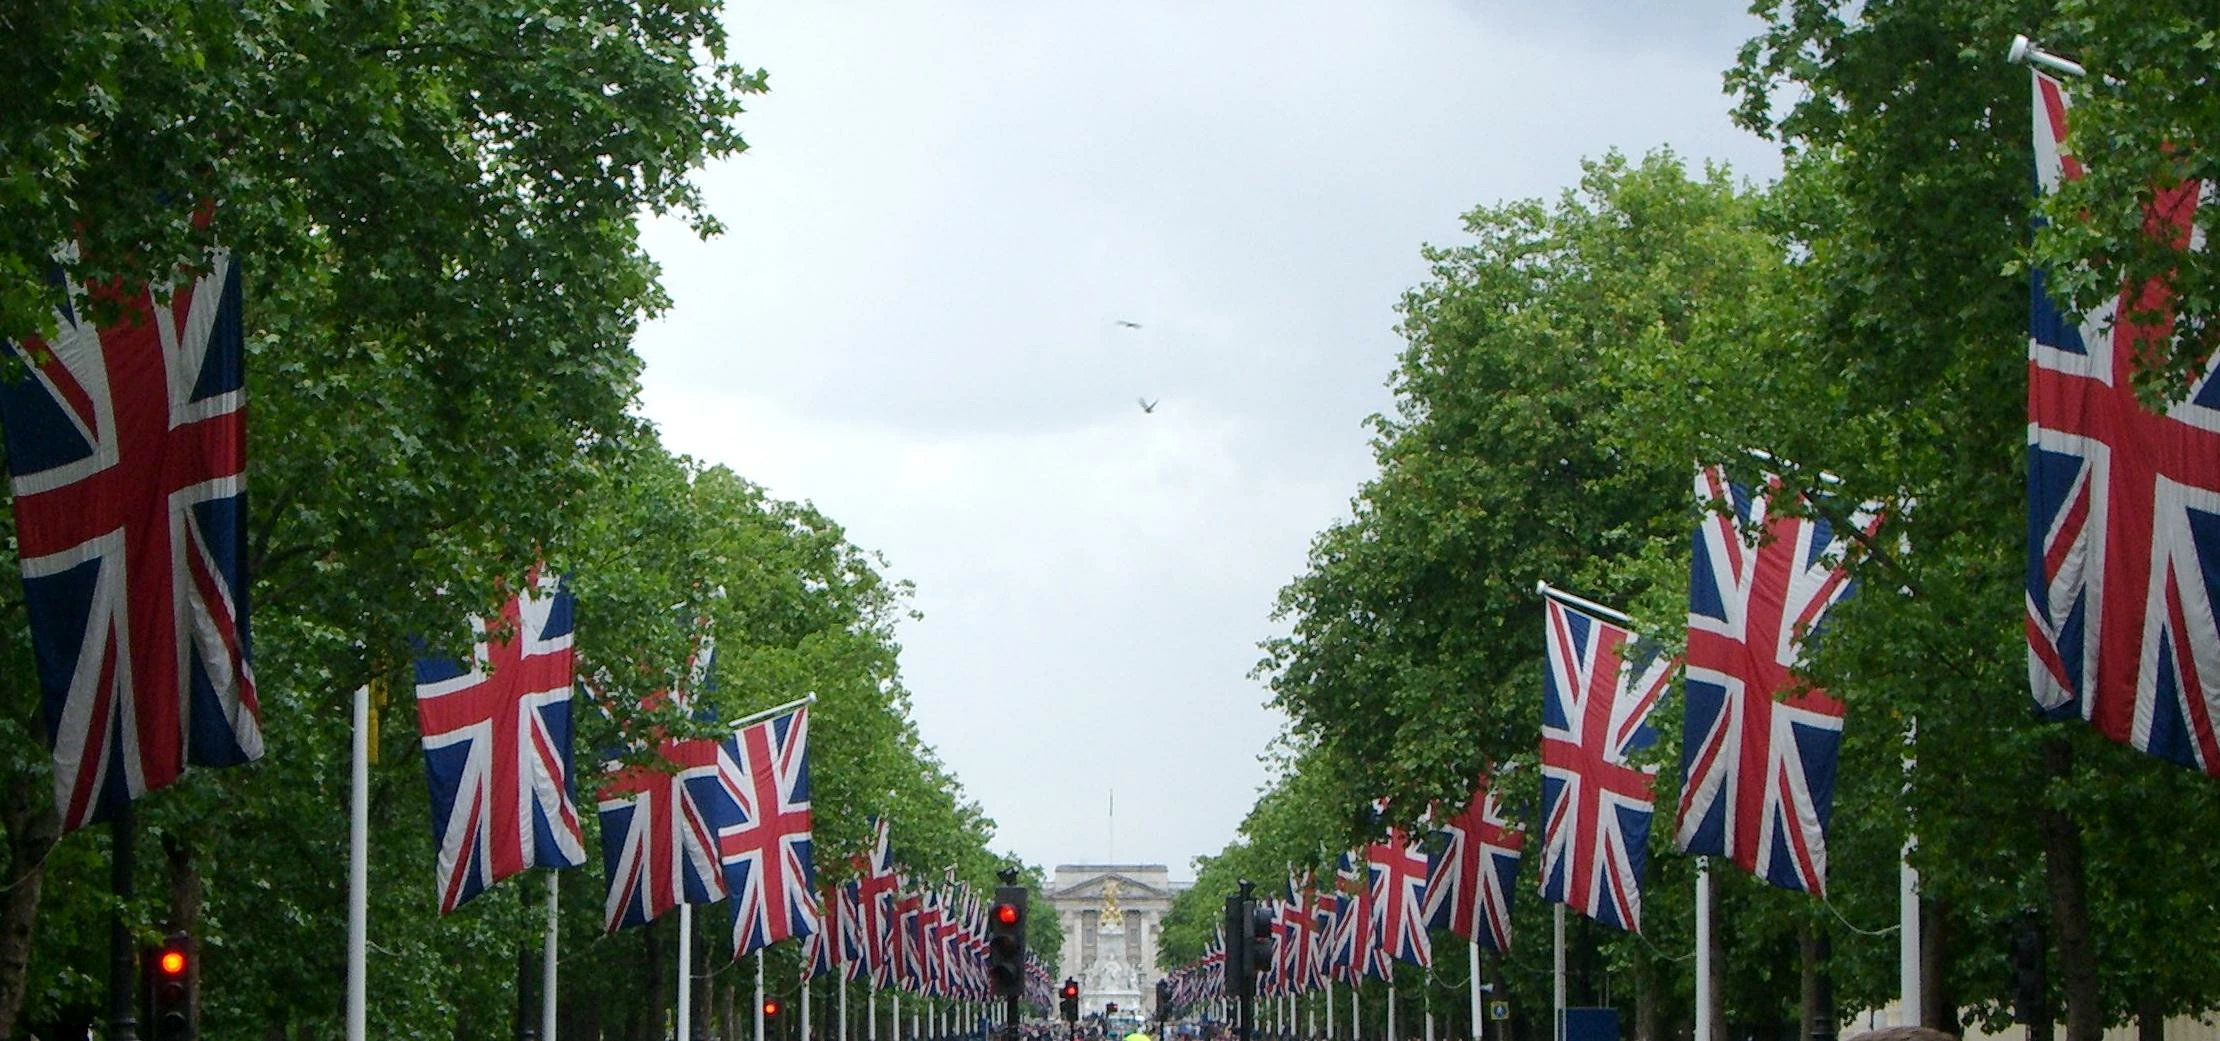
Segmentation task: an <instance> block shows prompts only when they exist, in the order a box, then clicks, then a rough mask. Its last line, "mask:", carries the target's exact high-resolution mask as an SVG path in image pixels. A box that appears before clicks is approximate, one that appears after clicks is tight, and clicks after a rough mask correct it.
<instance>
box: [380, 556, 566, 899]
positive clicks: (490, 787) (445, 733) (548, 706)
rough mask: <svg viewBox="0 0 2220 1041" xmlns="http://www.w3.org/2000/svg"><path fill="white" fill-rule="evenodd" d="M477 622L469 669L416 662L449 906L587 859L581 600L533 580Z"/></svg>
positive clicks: (442, 887)
mask: <svg viewBox="0 0 2220 1041" xmlns="http://www.w3.org/2000/svg"><path fill="white" fill-rule="evenodd" d="M525 585H526V589H525V591H524V592H522V593H519V594H518V595H516V596H512V597H510V598H509V601H508V602H507V603H505V604H503V605H502V606H501V618H500V621H499V623H498V627H497V631H489V627H488V625H487V624H486V621H485V619H483V618H478V617H472V618H471V620H470V626H471V630H472V632H473V633H474V634H475V637H476V638H475V642H474V645H473V648H472V651H471V660H470V664H469V665H468V666H467V667H465V666H464V664H463V663H461V662H457V661H453V660H449V659H443V658H419V659H417V661H416V718H417V723H418V727H419V729H421V730H422V731H423V738H424V772H425V774H426V776H427V777H428V778H429V779H430V781H431V788H432V835H433V837H434V838H436V839H438V840H439V909H440V911H441V913H446V912H448V911H453V910H454V909H455V908H456V907H457V906H459V905H460V904H461V903H462V902H463V901H465V900H468V899H470V898H471V897H474V896H476V895H478V894H479V893H480V892H482V891H484V890H485V888H486V887H487V886H490V885H492V884H493V883H495V882H499V881H501V880H502V879H504V878H507V877H509V876H510V875H514V874H516V873H517V872H520V871H523V870H525V869H526V868H532V867H547V868H567V867H577V866H579V865H580V864H584V863H585V862H586V849H585V839H584V838H583V837H582V836H581V835H580V832H579V827H578V810H577V808H576V807H575V806H574V805H573V804H572V802H571V788H572V784H571V755H570V734H571V716H570V709H571V702H570V695H571V685H572V683H573V680H574V672H573V668H574V658H573V652H572V650H571V597H570V594H569V593H566V592H564V591H563V590H562V588H561V585H560V583H559V582H558V581H556V580H555V579H553V578H549V577H540V576H537V575H535V576H534V577H532V578H531V579H529V580H527V582H526V583H525Z"/></svg>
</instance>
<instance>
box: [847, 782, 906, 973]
mask: <svg viewBox="0 0 2220 1041" xmlns="http://www.w3.org/2000/svg"><path fill="white" fill-rule="evenodd" d="M889 831H890V829H889V827H888V824H887V819H886V818H885V817H874V818H872V820H871V849H870V850H869V852H867V853H865V854H863V855H860V856H856V857H851V858H850V863H851V865H852V866H853V867H854V868H855V869H856V901H857V904H858V906H859V910H860V913H861V918H860V920H859V927H860V928H861V930H862V935H863V952H864V953H863V957H864V962H865V972H866V974H867V975H869V976H870V978H871V985H872V986H874V987H886V986H891V985H892V984H893V982H894V975H895V969H896V962H898V961H899V960H900V953H901V946H900V939H901V938H900V936H899V935H897V933H896V932H895V923H896V916H895V913H894V897H895V892H896V890H897V889H899V888H900V886H901V876H900V875H898V874H897V873H896V872H895V869H894V852H893V847H892V842H891V839H890V836H889V834H888V833H889Z"/></svg>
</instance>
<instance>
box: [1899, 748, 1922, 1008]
mask: <svg viewBox="0 0 2220 1041" xmlns="http://www.w3.org/2000/svg"><path fill="white" fill-rule="evenodd" d="M1918 734H1919V721H1918V720H1916V719H1915V720H1913V721H1912V723H1911V725H1910V726H1909V727H1907V728H1906V729H1905V731H1904V791H1905V794H1907V795H1909V794H1910V793H1911V788H1912V766H1913V760H1912V742H1913V740H1914V739H1915V738H1916V737H1917V736H1918ZM1918 848H1919V836H1918V835H1916V834H1906V835H1905V836H1904V854H1903V857H1902V858H1901V859H1899V860H1898V861H1897V876H1896V886H1897V944H1898V946H1897V961H1896V999H1897V1004H1898V1006H1899V1007H1898V1009H1897V1013H1896V1025H1898V1026H1905V1027H1916V1026H1919V1025H1920V1023H1919V1019H1920V1012H1921V1009H1922V1007H1923V1006H1925V1005H1926V1001H1925V1000H1923V999H1924V998H1925V997H1926V995H1924V994H1921V993H1920V987H1919V985H1920V979H1919V945H1920V935H1919V871H1918V869H1916V868H1914V867H1912V851H1913V850H1915V849H1918Z"/></svg>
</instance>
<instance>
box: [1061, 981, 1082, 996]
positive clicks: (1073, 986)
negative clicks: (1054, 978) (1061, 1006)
mask: <svg viewBox="0 0 2220 1041" xmlns="http://www.w3.org/2000/svg"><path fill="white" fill-rule="evenodd" d="M1064 996H1065V997H1067V998H1076V997H1078V996H1079V984H1077V983H1066V984H1064Z"/></svg>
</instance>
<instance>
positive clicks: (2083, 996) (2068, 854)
mask: <svg viewBox="0 0 2220 1041" xmlns="http://www.w3.org/2000/svg"><path fill="white" fill-rule="evenodd" d="M2043 770H2044V773H2045V774H2047V775H2048V777H2049V779H2050V782H2051V784H2052V785H2054V786H2061V787H2062V786H2064V785H2066V784H2068V783H2070V782H2071V778H2072V774H2073V746H2072V745H2069V744H2067V743H2066V739H2065V738H2064V737H2053V738H2050V739H2049V740H2046V741H2045V742H2043ZM2036 812H2037V819H2038V821H2039V822H2040V824H2041V826H2042V832H2043V867H2044V874H2045V875H2046V876H2047V881H2048V883H2049V889H2050V920H2051V928H2052V931H2053V932H2054V933H2055V934H2056V935H2057V938H2058V975H2059V982H2060V984H2061V985H2062V987H2063V989H2064V990H2065V993H2066V1041H2101V1039H2102V1037H2103V1035H2104V1016H2103V1010H2102V1009H2101V1008H2099V1007H2098V1004H2097V1001H2098V998H2097V950H2096V943H2095V942H2094V940H2093V939H2092V937H2091V935H2090V927H2089V884H2088V878H2087V876H2086V874H2085V873H2084V868H2083V864H2082V852H2081V829H2080V828H2078V827H2076V826H2075V824H2074V822H2073V820H2072V819H2071V818H2069V817H2067V816H2066V814H2065V811H2063V810H2060V809H2058V808H2057V807H2056V806H2052V805H2049V804H2047V803H2046V804H2045V805H2044V806H2043V807H2042V808H2041V809H2039V810H2037V811H2036Z"/></svg>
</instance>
